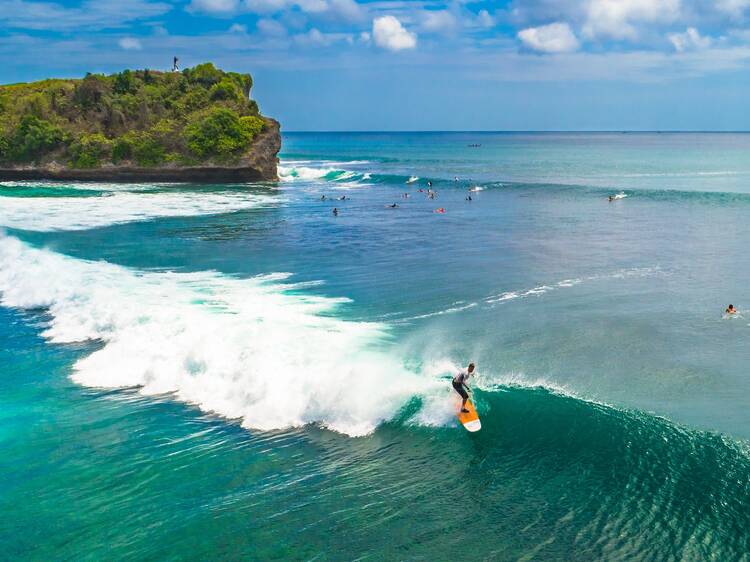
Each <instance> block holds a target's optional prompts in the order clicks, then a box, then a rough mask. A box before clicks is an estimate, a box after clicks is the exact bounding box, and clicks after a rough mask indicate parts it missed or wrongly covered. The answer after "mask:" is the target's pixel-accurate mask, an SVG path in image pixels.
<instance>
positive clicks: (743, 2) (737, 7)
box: [716, 0, 750, 19]
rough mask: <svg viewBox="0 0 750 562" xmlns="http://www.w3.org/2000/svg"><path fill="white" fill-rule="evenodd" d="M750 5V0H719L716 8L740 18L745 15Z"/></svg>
mask: <svg viewBox="0 0 750 562" xmlns="http://www.w3.org/2000/svg"><path fill="white" fill-rule="evenodd" d="M748 7H750V0H718V1H717V2H716V8H717V9H718V10H719V11H720V12H724V13H725V14H727V15H729V16H730V17H732V18H735V19H740V18H742V17H743V16H744V15H745V10H747V8H748Z"/></svg>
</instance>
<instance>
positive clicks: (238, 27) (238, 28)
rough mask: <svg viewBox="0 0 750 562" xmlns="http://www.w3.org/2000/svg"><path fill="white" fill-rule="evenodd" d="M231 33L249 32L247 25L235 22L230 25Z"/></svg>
mask: <svg viewBox="0 0 750 562" xmlns="http://www.w3.org/2000/svg"><path fill="white" fill-rule="evenodd" d="M229 33H240V34H242V33H247V26H246V25H242V24H241V23H233V24H232V25H230V26H229Z"/></svg>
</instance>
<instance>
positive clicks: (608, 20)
mask: <svg viewBox="0 0 750 562" xmlns="http://www.w3.org/2000/svg"><path fill="white" fill-rule="evenodd" d="M681 10H682V4H681V0H590V2H589V4H588V8H587V14H586V16H587V17H586V23H585V25H584V26H583V33H584V35H586V36H587V37H611V38H612V39H629V40H633V39H636V38H637V36H638V30H637V28H636V27H635V25H633V24H635V23H670V22H674V21H676V20H677V19H679V17H680V15H681Z"/></svg>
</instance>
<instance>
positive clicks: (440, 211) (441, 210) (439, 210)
mask: <svg viewBox="0 0 750 562" xmlns="http://www.w3.org/2000/svg"><path fill="white" fill-rule="evenodd" d="M435 212H436V213H440V214H441V215H442V214H444V213H445V209H444V208H443V207H440V208H439V209H435Z"/></svg>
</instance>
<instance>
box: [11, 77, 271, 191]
mask: <svg viewBox="0 0 750 562" xmlns="http://www.w3.org/2000/svg"><path fill="white" fill-rule="evenodd" d="M252 85H253V80H252V77H251V76H250V75H249V74H239V73H236V72H225V71H223V70H220V69H218V68H216V67H214V66H213V65H212V64H211V63H204V64H201V65H198V66H196V67H193V68H187V69H185V70H183V71H182V72H159V71H153V70H147V69H146V70H133V71H131V70H125V71H123V72H120V73H117V74H112V75H109V76H105V75H101V74H89V75H86V77H85V78H82V79H50V80H41V81H39V82H31V83H24V84H11V85H7V86H0V180H40V179H50V180H82V181H114V182H143V181H156V182H203V183H212V182H250V181H253V182H255V181H275V180H277V179H278V177H277V164H278V158H277V155H278V153H279V150H280V148H281V135H280V127H279V123H278V122H277V121H275V120H273V119H270V118H268V117H265V116H263V115H262V114H261V113H260V109H259V108H258V104H257V103H256V102H255V101H254V100H253V99H251V97H250V91H251V89H252Z"/></svg>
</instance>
